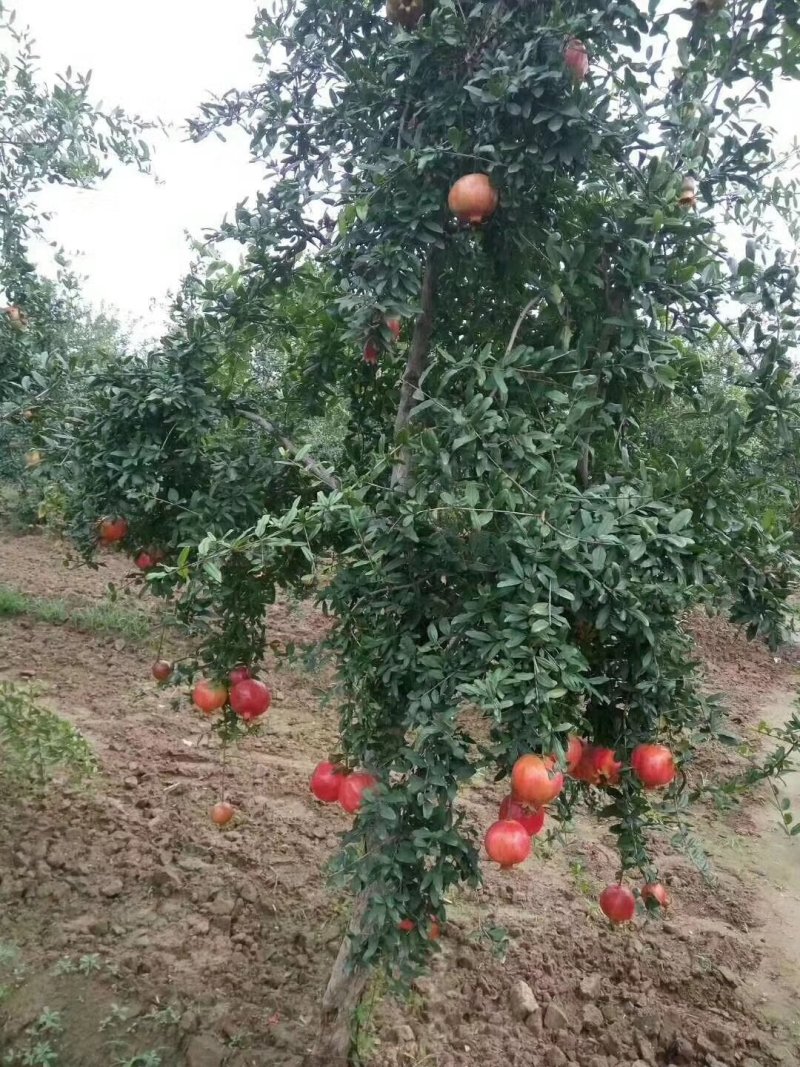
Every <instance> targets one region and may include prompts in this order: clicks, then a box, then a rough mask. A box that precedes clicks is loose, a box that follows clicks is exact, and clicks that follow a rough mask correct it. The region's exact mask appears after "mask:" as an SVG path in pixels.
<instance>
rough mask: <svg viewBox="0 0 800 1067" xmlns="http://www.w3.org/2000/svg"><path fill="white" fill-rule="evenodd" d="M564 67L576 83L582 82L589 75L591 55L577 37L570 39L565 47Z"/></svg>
mask: <svg viewBox="0 0 800 1067" xmlns="http://www.w3.org/2000/svg"><path fill="white" fill-rule="evenodd" d="M564 66H565V67H566V68H567V70H568V71H569V72H570V74H571V75H572V77H573V80H574V81H576V82H582V81H583V80H584V78H585V77H586V75H587V74H588V73H589V54H588V52H587V51H586V45H585V44H584V43H583V41H579V40H578V38H577V37H570V39H569V40H568V41H567V43H566V44H565V45H564Z"/></svg>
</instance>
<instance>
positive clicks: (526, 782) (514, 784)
mask: <svg viewBox="0 0 800 1067" xmlns="http://www.w3.org/2000/svg"><path fill="white" fill-rule="evenodd" d="M563 788H564V775H563V774H562V773H561V771H556V772H555V773H553V761H552V759H550V758H548V759H543V758H542V757H541V756H533V755H528V756H520V758H519V759H518V760H517V762H516V763H515V764H514V767H513V769H512V771H511V793H512V795H513V796H514V798H515V800H519V801H520V802H521V803H523V804H532V805H533V807H535V808H541V807H543V806H544V805H545V804H549V803H550V801H551V800H555V798H556V797H557V796H558V794H559V793H560V792H561V790H562V789H563Z"/></svg>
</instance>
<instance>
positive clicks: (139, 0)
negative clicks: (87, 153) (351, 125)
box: [9, 0, 261, 333]
mask: <svg viewBox="0 0 800 1067" xmlns="http://www.w3.org/2000/svg"><path fill="white" fill-rule="evenodd" d="M9 6H11V5H9ZM14 6H16V10H17V19H18V21H19V22H21V23H27V24H29V25H30V27H31V29H32V31H33V35H34V37H35V38H36V40H37V43H38V45H39V54H40V56H41V66H42V70H43V72H44V73H45V74H46V75H48V76H50V75H52V73H54V72H55V71H59V70H64V69H65V68H66V67H67V66H69V65H71V66H72V68H73V70H80V71H83V72H85V71H87V70H90V69H91V70H92V72H93V73H92V85H93V88H94V97H95V99H97V98H100V99H102V100H103V102H104V103H106V104H109V105H117V104H119V105H121V106H122V107H124V108H125V109H126V110H128V111H130V112H137V113H139V114H141V115H142V116H143V117H154V116H158V117H160V118H162V119H163V120H164V121H167V122H172V123H175V124H176V126H179V125H181V124H182V123H183V122H184V120H185V119H186V118H187V117H188V116H190V115H192V114H194V113H195V111H196V108H197V105H198V103H199V102H200V101H201V100H203V99H204V98H206V97H207V96H209V95H210V94H211V93H222V92H224V91H225V90H226V89H230V88H232V87H234V86H239V87H244V86H247V85H250V84H252V82H253V81H254V80H255V72H256V69H257V68H256V67H255V65H254V64H253V63H252V56H253V54H254V52H255V45H254V43H253V42H252V41H250V40H248V38H247V34H248V33H249V32H250V30H251V29H252V26H253V22H254V18H255V13H256V10H257V5H256V3H255V0H136V3H133V4H121V3H119V2H118V0H16V4H15V5H14ZM182 137H183V134H182V133H181V132H180V131H179V130H177V129H175V130H173V131H172V133H171V135H170V137H169V139H167V138H164V137H161V136H159V137H157V139H156V143H155V153H154V155H155V158H154V163H153V169H154V172H155V173H156V175H157V177H158V179H159V180H160V181H159V182H156V181H155V180H154V179H153V178H152V177H148V176H146V175H141V174H138V173H136V172H135V171H133V170H132V169H130V168H118V169H117V170H116V171H115V172H114V173H113V174H112V175H111V177H110V178H109V179H108V180H107V181H106V182H104V183H102V184H101V185H100V186H99V187H98V188H97V189H95V190H88V191H75V190H65V189H58V188H52V187H51V188H50V189H48V190H47V192H46V199H45V201H44V206H46V207H48V208H53V209H54V210H55V211H56V217H55V219H54V220H53V222H52V223H51V224H50V227H49V231H48V232H49V234H50V235H51V237H52V238H53V239H55V240H57V241H59V242H60V243H62V244H63V245H64V246H65V247H66V249H67V251H68V252H70V253H71V254H73V255H75V257H76V265H77V267H78V269H79V270H80V272H81V273H82V274H84V275H85V276H86V282H85V286H84V291H85V293H86V296H87V297H88V298H89V300H90V301H91V302H92V303H94V304H99V303H100V302H101V301H105V302H106V303H107V304H111V305H114V306H116V307H117V308H119V309H120V311H122V312H123V314H124V315H131V316H135V317H137V318H142V319H144V320H145V321H144V324H143V325H144V328H145V330H146V332H147V333H152V332H153V331H154V330H157V329H158V327H159V325H160V324H161V322H162V321H163V318H164V316H163V311H162V310H158V309H157V310H155V311H151V310H150V304H151V302H152V301H156V302H157V304H158V305H159V307H160V308H161V309H163V307H164V306H165V298H166V295H167V292H168V290H174V289H176V288H177V286H178V285H179V283H180V280H181V278H182V276H183V275H184V274H185V272H186V269H187V267H188V264H189V260H190V252H189V250H188V248H187V243H186V240H185V236H184V234H185V231H186V230H189V231H190V232H192V233H193V234H195V235H199V234H200V231H201V230H202V229H203V228H204V227H211V226H214V225H216V224H217V223H218V222H219V221H220V220H221V218H222V216H223V215H224V214H225V213H226V212H229V211H230V210H231V208H232V207H233V206H234V205H235V204H236V202H237V200H242V199H244V198H245V197H246V196H248V195H251V194H252V193H253V192H254V191H255V189H256V188H257V186H258V182H259V180H260V177H261V172H260V170H259V169H258V168H257V167H256V166H254V165H253V164H251V163H250V162H249V155H248V150H247V142H246V139H245V138H244V137H242V136H241V135H237V133H236V131H233V132H231V133H230V135H229V138H228V140H227V141H226V142H225V143H223V142H221V141H219V140H217V138H216V137H212V138H208V139H207V140H205V141H203V142H201V143H200V144H190V143H187V142H185V141H183V140H182ZM78 252H80V253H81V255H80V256H77V253H78Z"/></svg>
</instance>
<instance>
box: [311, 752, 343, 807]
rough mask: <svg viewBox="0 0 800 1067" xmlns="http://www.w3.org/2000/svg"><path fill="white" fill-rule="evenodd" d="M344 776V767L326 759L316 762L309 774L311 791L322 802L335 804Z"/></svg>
mask: <svg viewBox="0 0 800 1067" xmlns="http://www.w3.org/2000/svg"><path fill="white" fill-rule="evenodd" d="M346 777H347V771H346V770H345V769H344V767H341V766H339V765H338V764H336V763H328V762H326V761H323V762H322V763H318V764H317V765H316V767H315V768H314V773H313V774H312V775H311V792H312V793H313V794H314V796H315V797H316V798H317V800H321V801H322V803H323V804H335V803H336V801H337V800H338V799H339V790H340V788H341V785H342V782H343V781H344V780H345V778H346Z"/></svg>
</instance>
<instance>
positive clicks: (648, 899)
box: [642, 882, 670, 908]
mask: <svg viewBox="0 0 800 1067" xmlns="http://www.w3.org/2000/svg"><path fill="white" fill-rule="evenodd" d="M642 900H643V901H644V902H645V904H651V903H652V904H657V905H658V906H659V907H660V908H668V907H669V904H670V899H669V893H668V892H667V891H666V889H665V888H664V886H663V885H662V884H661V882H647V883H646V884H645V885H643V886H642Z"/></svg>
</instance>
